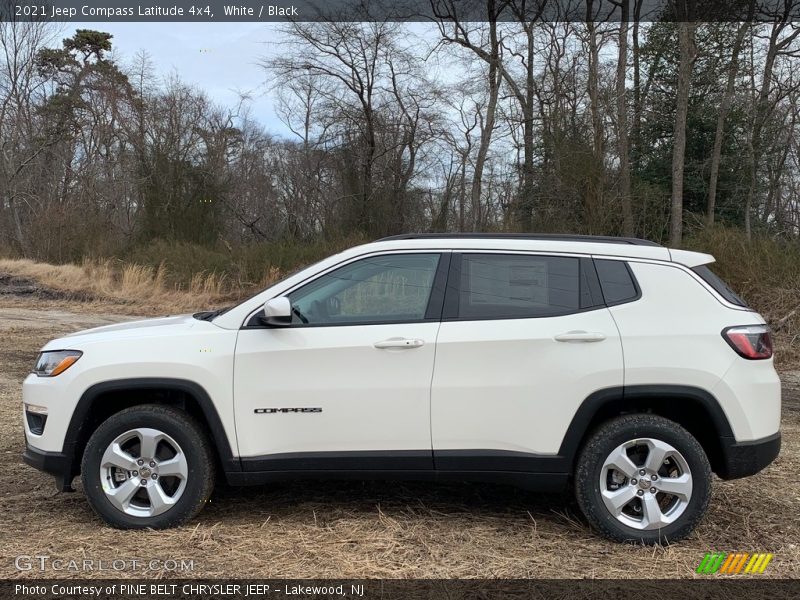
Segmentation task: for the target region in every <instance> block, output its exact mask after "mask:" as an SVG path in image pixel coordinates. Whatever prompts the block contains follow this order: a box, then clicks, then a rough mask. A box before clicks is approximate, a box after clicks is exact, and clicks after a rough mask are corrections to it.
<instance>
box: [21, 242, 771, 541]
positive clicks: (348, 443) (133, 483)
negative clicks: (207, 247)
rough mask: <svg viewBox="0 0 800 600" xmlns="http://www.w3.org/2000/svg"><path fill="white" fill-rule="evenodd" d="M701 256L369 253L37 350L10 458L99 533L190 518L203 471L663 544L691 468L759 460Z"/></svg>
mask: <svg viewBox="0 0 800 600" xmlns="http://www.w3.org/2000/svg"><path fill="white" fill-rule="evenodd" d="M711 262H713V258H712V257H711V256H708V255H705V254H699V253H695V252H687V251H682V250H671V249H668V248H664V247H662V246H658V245H655V244H652V243H650V242H645V241H643V240H636V239H627V238H605V237H582V236H548V235H506V236H502V235H405V236H396V237H393V238H386V239H384V240H380V241H378V242H375V243H371V244H366V245H363V246H359V247H356V248H352V249H350V250H347V251H345V252H343V253H341V254H337V255H335V256H332V257H330V258H328V259H326V260H323V261H322V262H320V263H317V264H315V265H313V266H311V267H309V268H307V269H305V270H303V271H301V272H299V273H297V274H295V275H292V276H290V277H289V278H287V279H285V280H283V281H281V282H279V283H276V284H275V285H273V286H272V287H270V288H269V289H267V290H264V291H263V292H261V293H260V294H258V295H256V296H254V297H253V298H250V299H249V300H246V301H245V302H242V303H241V304H239V305H238V306H235V307H232V308H229V309H227V310H224V311H217V312H204V313H197V314H195V315H186V316H177V317H166V318H161V319H149V320H145V321H138V322H131V323H122V324H117V325H111V326H107V327H100V328H97V329H92V330H89V331H82V332H78V333H75V334H72V335H69V336H66V337H64V338H61V339H58V340H54V341H52V342H50V343H48V344H47V345H46V346H45V347H44V348H43V349H42V352H41V354H40V355H39V358H38V361H37V363H36V367H35V369H34V371H33V373H32V374H31V375H30V376H29V377H28V378H27V379H26V380H25V383H24V387H23V404H24V406H23V418H24V422H25V434H26V438H27V448H26V451H25V455H24V458H25V460H26V461H27V462H28V463H29V464H31V465H33V466H35V467H37V468H39V469H41V470H43V471H45V472H47V473H50V474H52V475H54V476H55V478H56V483H57V485H58V487H59V488H60V489H63V490H69V489H70V488H71V484H72V481H73V479H74V478H75V477H76V476H78V475H79V474H80V476H81V478H82V482H83V488H84V491H85V493H86V496H87V497H88V499H89V503H90V504H91V506H92V508H93V509H94V510H95V511H96V512H97V513H98V514H99V515H100V516H101V517H102V518H103V519H104V520H105V521H106V522H108V523H110V524H111V525H114V526H117V527H125V528H140V527H153V528H160V527H169V526H173V525H178V524H181V523H183V522H185V521H187V520H188V519H191V518H192V517H193V516H194V515H196V514H197V512H198V511H199V510H200V509H201V508H202V507H203V505H204V504H205V502H206V501H207V500H208V498H209V495H210V494H211V491H212V487H213V483H214V481H215V476H216V475H217V473H219V472H220V471H221V473H222V474H224V477H225V478H226V479H227V481H228V482H229V483H231V484H256V483H266V482H270V481H276V480H283V479H288V478H307V479H335V478H346V477H350V478H352V477H357V478H381V479H387V478H395V479H430V480H474V481H485V482H500V483H511V484H516V485H522V486H526V487H529V488H533V489H538V490H543V491H556V490H563V489H566V488H567V487H569V486H571V487H572V488H574V491H575V494H576V497H577V501H578V504H579V505H580V508H581V509H582V511H583V513H584V514H585V516H586V518H587V519H588V521H589V522H590V523H591V524H592V525H593V526H594V527H595V528H596V529H598V530H599V531H600V532H602V533H603V534H605V535H606V536H608V537H611V538H613V539H616V540H635V541H641V542H645V543H654V542H665V541H674V540H677V539H680V538H681V537H684V536H686V535H687V534H689V533H690V532H691V531H692V529H693V528H694V527H695V525H696V524H697V523H698V521H699V520H700V519H701V517H702V516H703V514H704V512H705V511H706V509H707V507H708V503H709V497H710V492H711V490H710V487H711V479H712V476H711V474H712V472H714V473H717V475H719V476H720V477H722V478H724V479H733V478H737V477H743V476H746V475H752V474H754V473H756V472H758V471H759V470H761V469H762V468H764V467H765V466H766V465H768V464H769V463H770V462H771V461H772V460H773V459H774V458H775V457H776V456H777V454H778V451H779V449H780V431H779V426H780V381H779V379H778V376H777V374H776V373H775V369H774V367H773V361H772V347H771V339H770V334H769V330H768V329H767V327H766V325H765V322H764V319H762V318H761V316H760V315H758V314H757V313H755V312H753V311H752V310H751V309H750V308H748V307H747V306H746V305H745V303H744V302H742V300H741V299H739V298H738V297H737V296H736V295H735V294H734V293H733V292H731V291H730V290H729V289H728V288H727V286H726V285H725V284H724V283H723V282H722V281H721V280H720V279H719V278H718V277H717V276H715V275H714V273H713V272H712V271H711V270H710V269H709V268H708V266H707V264H708V263H711ZM757 501H758V500H757V499H754V500H753V502H754V503H756V502H757Z"/></svg>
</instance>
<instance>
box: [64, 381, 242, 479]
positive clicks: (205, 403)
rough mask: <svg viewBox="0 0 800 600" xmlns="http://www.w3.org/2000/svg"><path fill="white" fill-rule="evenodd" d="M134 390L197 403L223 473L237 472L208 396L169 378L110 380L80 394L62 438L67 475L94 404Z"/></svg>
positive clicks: (191, 384)
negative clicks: (177, 396) (178, 394)
mask: <svg viewBox="0 0 800 600" xmlns="http://www.w3.org/2000/svg"><path fill="white" fill-rule="evenodd" d="M134 390H164V391H174V392H183V393H185V394H187V395H188V396H191V397H192V398H193V399H194V400H195V401H197V403H198V405H199V406H200V409H201V410H202V412H203V417H204V418H205V421H206V424H207V425H208V429H209V431H210V432H211V437H212V441H213V443H214V446H215V447H216V449H217V454H218V456H219V459H220V462H221V463H222V467H223V470H224V471H226V472H228V471H241V469H242V467H241V462H240V460H239V458H238V457H234V455H233V452H232V450H231V446H230V443H229V442H228V436H227V434H226V433H225V428H224V427H223V426H222V421H221V420H220V418H219V414H218V413H217V409H216V407H215V406H214V403H213V402H212V400H211V397H210V396H209V395H208V392H207V391H206V390H205V388H203V387H202V386H201V385H199V384H197V383H195V382H194V381H189V380H188V379H177V378H170V377H141V378H139V377H137V378H131V379H113V380H110V381H104V382H101V383H96V384H94V385H92V386H91V387H89V388H87V389H86V391H84V392H83V394H81V397H80V399H79V400H78V403H77V405H76V406H75V410H74V411H73V413H72V418H71V419H70V423H69V426H68V427H67V433H66V435H65V436H64V448H63V452H64V454H65V455H66V456H67V457H71V458H72V464H71V472H72V475H77V474H78V471H79V465H80V457H79V456H77V452H78V451H79V450H80V448H79V442H80V440H81V439H82V437H86V436H85V434H86V432H85V431H84V426H85V424H86V423H89V422H91V419H90V418H89V416H90V413H91V410H92V407H93V406H94V403H95V401H96V400H97V399H98V398H99V397H100V396H101V395H103V394H106V393H108V392H119V391H134Z"/></svg>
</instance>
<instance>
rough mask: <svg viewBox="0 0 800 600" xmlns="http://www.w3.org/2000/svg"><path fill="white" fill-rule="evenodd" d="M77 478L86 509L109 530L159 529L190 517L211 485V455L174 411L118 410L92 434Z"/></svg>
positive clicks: (194, 427)
mask: <svg viewBox="0 0 800 600" xmlns="http://www.w3.org/2000/svg"><path fill="white" fill-rule="evenodd" d="M81 478H82V481H83V488H84V490H85V491H86V495H87V498H88V500H89V504H90V505H91V506H92V508H93V509H94V511H95V512H96V513H97V514H98V515H99V516H100V517H101V518H102V519H103V520H104V521H106V522H107V523H108V524H109V525H112V526H114V527H119V528H123V529H141V528H146V527H150V528H154V529H159V528H164V527H173V526H176V525H180V524H182V523H184V522H186V521H188V520H189V519H191V518H192V517H194V516H195V515H196V514H197V513H198V512H199V511H200V509H201V508H202V507H203V506H204V505H205V503H206V502H207V501H208V498H209V496H210V495H211V491H212V489H213V485H214V483H213V482H214V456H213V454H212V451H211V448H210V446H209V444H208V440H207V437H206V435H205V433H204V432H203V430H202V428H201V427H200V425H199V424H198V423H197V421H195V420H194V419H193V418H191V417H190V416H189V415H187V414H185V413H183V412H182V411H180V410H177V409H174V408H171V407H165V406H158V405H144V406H136V407H133V408H129V409H126V410H124V411H121V412H119V413H117V414H115V415H113V416H111V417H110V418H109V419H108V420H106V421H105V422H103V423H102V424H101V425H100V427H98V428H97V430H96V431H95V432H94V433H93V434H92V437H91V438H90V439H89V443H88V444H87V445H86V450H85V451H84V455H83V462H82V465H81Z"/></svg>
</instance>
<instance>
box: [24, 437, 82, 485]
mask: <svg viewBox="0 0 800 600" xmlns="http://www.w3.org/2000/svg"><path fill="white" fill-rule="evenodd" d="M22 460H23V461H24V462H25V463H26V464H28V465H30V466H32V467H34V468H36V469H39V470H40V471H43V472H45V473H47V474H48V475H52V476H53V477H55V479H56V489H58V491H60V492H74V491H75V490H73V489H72V480H73V479H74V478H75V475H76V474H75V473H74V472H73V460H72V457H71V456H68V455H66V454H64V453H63V452H45V451H44V450H39V449H38V448H34V447H33V446H30V445H29V444H26V446H25V453H24V454H23V455H22Z"/></svg>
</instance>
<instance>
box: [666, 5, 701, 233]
mask: <svg viewBox="0 0 800 600" xmlns="http://www.w3.org/2000/svg"><path fill="white" fill-rule="evenodd" d="M689 2H690V0H676V2H675V6H676V16H677V18H678V20H679V22H678V46H679V51H680V62H679V64H678V85H677V89H676V92H675V107H676V108H675V127H674V133H673V142H672V143H673V148H672V199H671V202H670V207H671V212H670V215H671V216H670V244H671V245H672V246H674V247H679V246H680V245H681V242H682V238H683V172H684V159H685V156H686V119H687V114H688V111H689V86H690V85H691V76H692V62H693V61H694V58H695V52H696V49H695V29H696V26H697V25H696V23H694V22H693V21H691V20H690V19H691V18H692V15H691V14H690V7H689Z"/></svg>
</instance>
